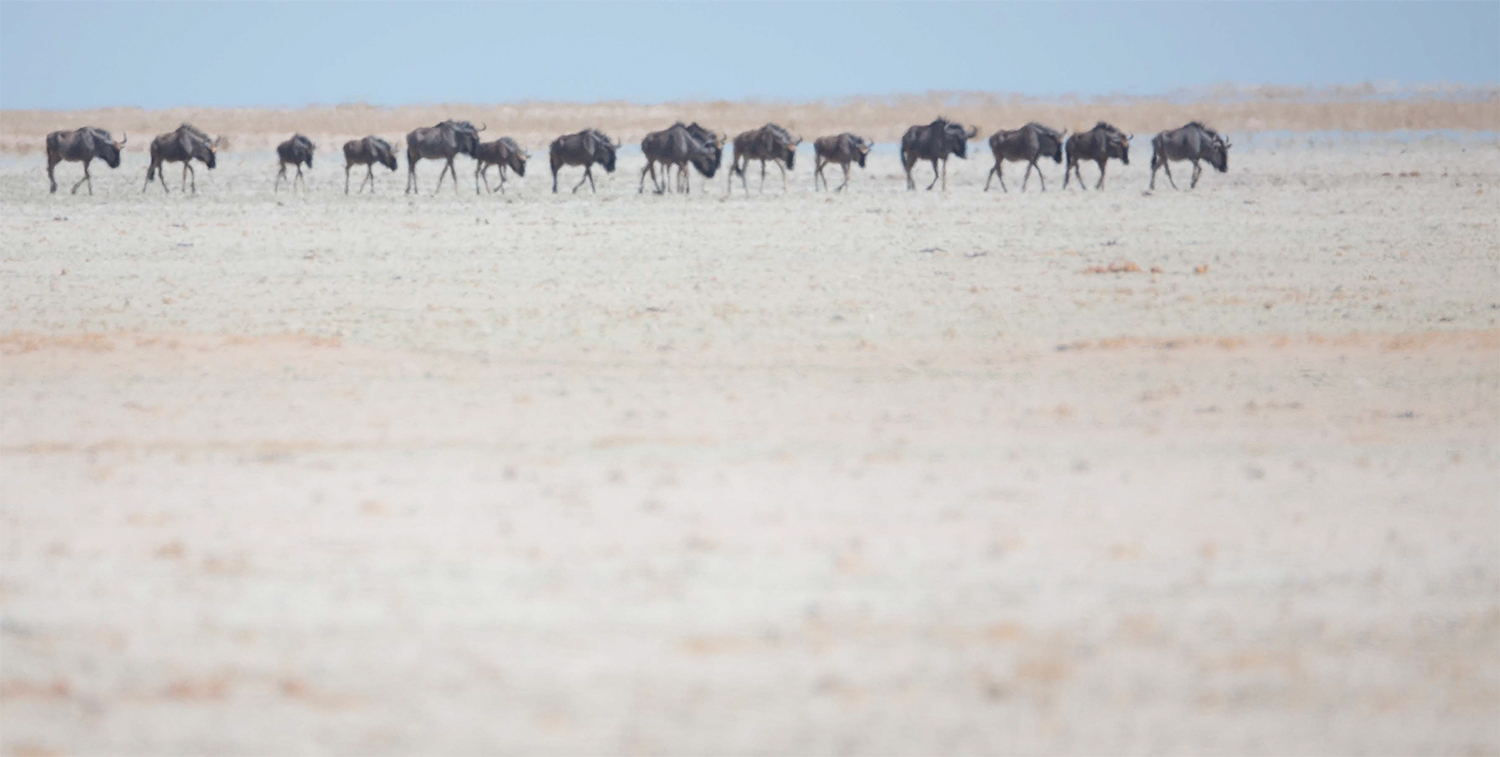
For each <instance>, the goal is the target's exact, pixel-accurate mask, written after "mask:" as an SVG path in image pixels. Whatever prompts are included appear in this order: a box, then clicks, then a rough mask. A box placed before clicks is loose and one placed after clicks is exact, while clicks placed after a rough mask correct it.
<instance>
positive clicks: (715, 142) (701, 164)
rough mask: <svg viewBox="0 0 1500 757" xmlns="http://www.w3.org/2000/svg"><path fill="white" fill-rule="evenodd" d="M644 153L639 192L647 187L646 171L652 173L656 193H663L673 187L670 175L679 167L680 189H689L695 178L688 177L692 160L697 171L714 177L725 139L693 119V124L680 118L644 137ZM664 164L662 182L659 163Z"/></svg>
mask: <svg viewBox="0 0 1500 757" xmlns="http://www.w3.org/2000/svg"><path fill="white" fill-rule="evenodd" d="M641 153H642V154H643V155H645V156H646V166H645V167H644V168H642V169H641V181H640V186H639V187H637V188H636V191H637V192H645V191H646V174H647V173H648V172H649V173H650V174H651V184H652V186H654V187H655V188H656V193H657V194H661V193H663V192H666V191H667V190H668V189H670V184H669V183H668V179H669V178H670V177H671V175H672V169H673V168H674V167H676V168H677V169H678V172H677V188H678V190H679V191H690V190H691V189H692V182H691V180H690V179H689V178H688V174H687V167H688V165H689V164H691V165H692V166H693V167H694V168H696V169H698V173H701V174H703V175H704V176H705V177H707V178H710V179H711V178H713V176H714V173H715V172H716V171H718V170H719V164H720V163H721V162H722V160H723V155H724V153H723V149H722V142H721V141H720V139H719V137H718V135H717V134H715V133H714V132H713V131H711V130H709V129H705V128H703V127H701V126H698V124H697V123H694V124H693V125H692V127H689V126H687V125H686V124H684V123H682V122H681V121H678V122H677V123H675V124H672V125H671V126H669V127H667V128H665V129H662V130H661V131H653V132H651V133H650V134H647V135H646V137H645V139H642V140H641ZM658 163H660V164H661V167H662V176H661V182H660V183H658V182H657V180H656V164H658Z"/></svg>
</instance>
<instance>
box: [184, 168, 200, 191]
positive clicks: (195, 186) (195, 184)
mask: <svg viewBox="0 0 1500 757" xmlns="http://www.w3.org/2000/svg"><path fill="white" fill-rule="evenodd" d="M189 174H191V175H192V177H193V194H198V172H197V171H196V170H194V169H193V161H191V160H184V161H182V191H184V192H186V191H187V188H188V175H189Z"/></svg>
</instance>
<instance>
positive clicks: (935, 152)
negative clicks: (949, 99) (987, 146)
mask: <svg viewBox="0 0 1500 757" xmlns="http://www.w3.org/2000/svg"><path fill="white" fill-rule="evenodd" d="M978 133H979V127H978V126H970V127H969V128H968V129H967V130H966V129H964V127H963V125H962V124H957V123H954V122H952V121H949V120H948V119H946V118H943V117H941V116H939V117H938V119H937V120H936V121H933V122H932V123H930V124H918V125H917V126H913V127H911V128H910V129H907V130H906V133H905V134H903V135H901V166H902V167H903V168H905V169H906V188H907V189H916V188H917V183H916V182H915V181H913V180H912V178H911V169H912V166H915V165H916V164H917V161H919V160H927V161H931V162H932V183H931V184H928V185H927V188H928V189H932V188H933V186H935V185H936V184H937V182H938V161H942V163H943V172H942V179H943V191H945V192H946V191H948V156H949V155H957V156H958V157H960V158H968V157H969V154H968V150H969V140H971V139H973V138H974V135H976V134H978Z"/></svg>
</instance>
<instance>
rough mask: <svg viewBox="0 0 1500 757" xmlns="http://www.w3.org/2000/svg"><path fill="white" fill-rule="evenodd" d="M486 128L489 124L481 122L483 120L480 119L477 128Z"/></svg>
mask: <svg viewBox="0 0 1500 757" xmlns="http://www.w3.org/2000/svg"><path fill="white" fill-rule="evenodd" d="M487 128H489V124H487V123H485V122H483V121H480V122H479V130H480V131H484V130H485V129H487Z"/></svg>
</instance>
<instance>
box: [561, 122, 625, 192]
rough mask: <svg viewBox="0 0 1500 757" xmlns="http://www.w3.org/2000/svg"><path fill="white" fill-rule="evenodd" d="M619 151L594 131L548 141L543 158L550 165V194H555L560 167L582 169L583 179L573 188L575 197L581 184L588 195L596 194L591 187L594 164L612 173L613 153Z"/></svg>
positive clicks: (588, 130)
mask: <svg viewBox="0 0 1500 757" xmlns="http://www.w3.org/2000/svg"><path fill="white" fill-rule="evenodd" d="M619 147H620V145H619V143H616V142H611V141H610V140H609V137H608V136H607V135H605V133H604V132H602V131H599V130H598V129H584V130H583V131H580V132H578V133H577V134H564V135H563V136H561V137H558V138H557V139H554V140H552V144H551V145H550V146H549V147H548V148H547V157H548V158H549V159H550V160H551V163H552V193H553V194H557V172H558V171H559V170H561V169H562V167H563V166H583V178H582V179H579V180H578V184H576V185H574V187H573V192H574V193H575V194H576V193H577V192H578V190H579V189H580V188H581V187H583V183H584V182H585V181H587V182H588V183H589V191H590V192H595V191H598V190H597V189H596V188H595V186H594V170H593V168H594V164H595V163H598V164H599V165H601V166H604V170H605V171H606V172H608V173H614V172H615V151H616V150H618V149H619Z"/></svg>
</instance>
